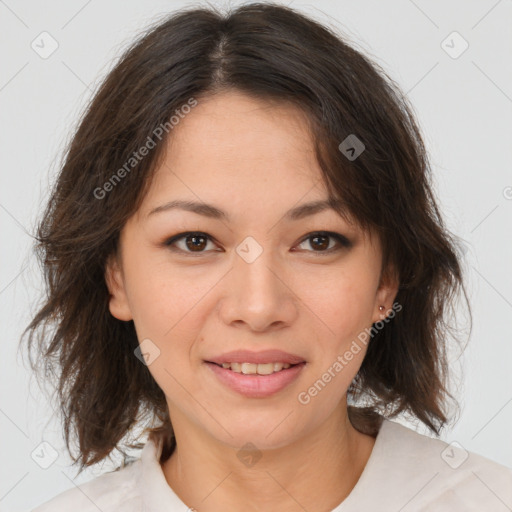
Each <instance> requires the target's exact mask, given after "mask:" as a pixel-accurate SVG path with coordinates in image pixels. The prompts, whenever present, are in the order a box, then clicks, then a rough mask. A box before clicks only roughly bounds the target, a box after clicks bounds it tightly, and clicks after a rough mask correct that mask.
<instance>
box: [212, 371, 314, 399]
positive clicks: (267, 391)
mask: <svg viewBox="0 0 512 512" xmlns="http://www.w3.org/2000/svg"><path fill="white" fill-rule="evenodd" d="M206 364H207V366H208V367H209V368H211V369H212V371H213V373H214V374H215V375H216V376H217V377H218V378H219V380H220V381H221V382H222V383H223V384H225V385H226V386H228V387H230V388H231V389H233V390H234V391H236V392H237V393H240V394H241V395H244V396H246V397H250V398H265V397H267V396H271V395H273V394H274V393H277V392H278V391H281V390H282V389H284V388H285V387H286V386H288V385H289V384H291V383H292V382H293V381H294V380H295V379H296V378H297V377H298V376H299V374H300V372H301V370H302V368H303V367H304V366H305V364H306V363H300V364H296V365H294V366H290V368H287V369H286V370H281V371H279V372H275V373H272V374H270V375H257V374H252V375H245V374H243V373H237V372H234V371H232V370H230V369H229V368H222V366H218V365H217V364H215V363H209V362H207V363H206Z"/></svg>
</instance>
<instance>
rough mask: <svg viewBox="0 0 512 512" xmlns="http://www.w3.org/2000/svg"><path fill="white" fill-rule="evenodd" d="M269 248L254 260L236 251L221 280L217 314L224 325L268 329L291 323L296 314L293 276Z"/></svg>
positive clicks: (254, 329) (296, 299)
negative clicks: (224, 276)
mask: <svg viewBox="0 0 512 512" xmlns="http://www.w3.org/2000/svg"><path fill="white" fill-rule="evenodd" d="M271 253H272V251H270V250H263V252H262V253H261V254H260V255H259V256H258V257H257V258H256V259H255V260H254V261H251V259H244V257H241V256H239V255H238V254H237V255H236V256H235V258H234V265H233V269H232V270H231V272H229V273H228V274H227V276H226V278H225V280H224V289H223V294H222V299H221V305H220V315H221V318H222V321H223V322H224V323H225V324H226V325H231V326H235V327H240V328H242V327H244V326H245V328H247V329H249V330H251V331H255V332H268V331H273V330H278V329H282V328H284V327H286V326H290V325H291V324H292V323H293V322H294V320H295V318H296V317H297V315H298V309H299V308H298V303H299V300H298V297H297V295H296V294H295V293H294V290H293V288H294V282H293V281H294V280H293V276H292V274H291V273H290V272H287V271H286V269H285V268H284V267H283V265H279V264H278V262H277V261H276V258H273V257H272V254H271Z"/></svg>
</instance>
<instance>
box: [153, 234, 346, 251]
mask: <svg viewBox="0 0 512 512" xmlns="http://www.w3.org/2000/svg"><path fill="white" fill-rule="evenodd" d="M187 236H200V237H204V238H207V239H208V240H209V241H211V242H213V241H214V240H213V238H212V237H211V236H210V235H209V234H208V233H203V232H201V231H185V232H183V233H179V234H177V235H174V236H172V237H171V238H168V239H167V240H165V241H164V243H163V245H165V246H166V247H168V248H169V249H171V250H172V251H176V252H181V253H184V254H187V255H191V256H200V255H203V254H205V253H207V252H209V251H198V252H192V251H188V250H183V249H179V248H177V247H174V246H173V245H174V244H175V243H176V242H178V241H180V240H181V239H184V238H187ZM315 236H326V237H330V238H334V239H335V240H336V241H337V242H338V243H339V245H340V247H331V248H330V249H326V250H324V251H306V252H312V253H314V254H315V255H317V256H323V255H329V254H332V253H333V252H336V251H340V250H342V249H349V248H350V247H352V243H351V242H350V241H349V240H348V239H347V238H346V237H344V236H343V235H341V234H340V233H335V232H333V231H314V232H312V233H308V235H306V236H305V237H304V238H302V239H301V241H300V242H299V245H301V244H302V243H304V242H305V241H307V240H309V239H311V238H313V237H315Z"/></svg>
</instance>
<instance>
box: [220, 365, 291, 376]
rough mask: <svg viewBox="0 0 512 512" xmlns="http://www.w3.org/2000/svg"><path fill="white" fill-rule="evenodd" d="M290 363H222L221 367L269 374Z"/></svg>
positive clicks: (246, 372)
mask: <svg viewBox="0 0 512 512" xmlns="http://www.w3.org/2000/svg"><path fill="white" fill-rule="evenodd" d="M290 366H291V365H290V363H260V364H255V363H222V368H225V369H228V368H231V370H232V371H234V372H236V373H243V374H244V375H255V374H258V375H271V374H272V373H274V372H279V371H281V370H286V369H287V368H290Z"/></svg>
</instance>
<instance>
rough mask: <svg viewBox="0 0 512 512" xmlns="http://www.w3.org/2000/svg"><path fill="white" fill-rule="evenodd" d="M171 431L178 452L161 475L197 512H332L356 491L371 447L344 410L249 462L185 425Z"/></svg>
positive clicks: (235, 451)
mask: <svg viewBox="0 0 512 512" xmlns="http://www.w3.org/2000/svg"><path fill="white" fill-rule="evenodd" d="M174 423H176V422H175V421H173V425H174ZM179 423H181V422H178V424H179ZM174 430H175V434H176V440H177V446H176V449H175V450H174V452H173V453H172V455H171V457H170V458H169V459H168V460H167V461H165V462H164V463H163V465H162V469H163V472H164V475H165V478H166V480H167V483H168V484H169V485H170V487H171V488H172V489H173V490H174V492H175V493H176V494H177V495H178V496H179V498H180V499H181V500H182V501H183V502H184V503H186V504H187V506H189V507H192V508H194V509H196V510H198V511H201V512H210V511H218V510H247V511H251V512H252V511H254V512H255V511H258V512H259V511H268V510H279V511H280V512H288V511H292V510H293V511H296V510H299V509H300V508H302V509H306V510H317V511H326V512H327V511H331V510H332V509H333V508H335V507H336V506H337V505H339V504H340V503H341V502H342V501H343V500H344V499H345V498H346V497H347V496H348V495H349V494H350V492H351V491H352V489H353V488H354V486H355V485H356V483H357V481H358V480H359V477H360V476H361V473H362V472H363V469H364V467H365V466H366V463H367V462H368V459H369V457H370V455H371V451H372V449H373V446H374V443H375V438H373V437H371V436H368V435H365V434H362V433H360V432H358V431H357V430H356V429H355V428H354V427H353V426H352V425H351V423H350V421H349V419H348V416H347V410H346V404H343V407H340V408H338V409H336V410H335V412H334V413H333V415H331V417H330V418H329V419H328V421H326V422H324V424H322V425H321V427H319V428H318V429H317V430H315V431H313V432H310V433H309V434H308V435H307V436H305V437H303V438H301V439H299V440H297V441H295V442H293V443H291V444H288V445H286V446H284V447H281V448H277V449H272V450H265V451H262V452H259V451H256V452H254V454H253V455H254V456H255V457H254V458H253V459H251V458H250V457H249V458H248V459H245V458H243V460H242V457H241V453H240V450H239V449H236V448H232V447H227V446H226V445H225V444H223V443H220V442H218V441H217V440H215V439H213V438H212V437H211V436H208V435H206V434H204V433H203V434H202V435H198V432H197V431H194V427H192V426H191V425H187V428H184V429H180V428H176V427H175V428H174Z"/></svg>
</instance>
